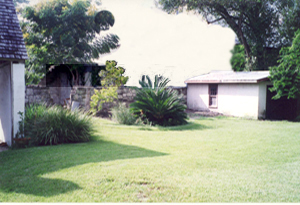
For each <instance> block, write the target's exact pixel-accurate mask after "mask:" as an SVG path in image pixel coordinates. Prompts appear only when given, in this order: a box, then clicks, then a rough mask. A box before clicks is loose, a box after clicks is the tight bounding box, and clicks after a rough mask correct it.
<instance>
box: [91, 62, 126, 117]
mask: <svg viewBox="0 0 300 205" xmlns="http://www.w3.org/2000/svg"><path fill="white" fill-rule="evenodd" d="M117 64H118V63H117V62H116V61H106V67H105V70H101V71H100V73H99V76H100V77H101V79H102V80H101V85H102V88H101V90H96V89H95V90H94V94H93V95H92V97H91V102H90V106H91V112H92V113H96V112H97V111H100V110H101V109H102V105H103V103H108V102H113V101H114V100H115V99H117V98H118V93H117V90H118V87H120V86H122V85H125V84H126V82H127V81H128V77H127V76H126V77H125V76H123V74H124V73H125V69H124V68H122V67H120V66H119V67H116V66H117Z"/></svg>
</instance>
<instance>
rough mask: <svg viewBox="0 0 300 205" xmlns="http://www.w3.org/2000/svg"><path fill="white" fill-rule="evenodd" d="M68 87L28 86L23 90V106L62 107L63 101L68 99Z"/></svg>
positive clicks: (69, 90) (69, 89)
mask: <svg viewBox="0 0 300 205" xmlns="http://www.w3.org/2000/svg"><path fill="white" fill-rule="evenodd" d="M70 92H71V88H70V87H45V86H41V85H29V86H26V89H25V105H27V104H33V103H46V104H47V105H53V104H57V105H64V103H65V102H64V99H66V98H70Z"/></svg>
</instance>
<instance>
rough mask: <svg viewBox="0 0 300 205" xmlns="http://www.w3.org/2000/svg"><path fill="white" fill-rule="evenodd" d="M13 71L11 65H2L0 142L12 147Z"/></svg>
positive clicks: (0, 76)
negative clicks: (11, 76)
mask: <svg viewBox="0 0 300 205" xmlns="http://www.w3.org/2000/svg"><path fill="white" fill-rule="evenodd" d="M10 74H11V70H10V63H9V62H8V64H5V65H3V64H2V65H0V88H1V89H0V141H2V142H6V143H7V144H8V145H11V140H12V139H11V131H12V130H11V128H12V118H11V89H10V88H11V81H10V80H11V78H10Z"/></svg>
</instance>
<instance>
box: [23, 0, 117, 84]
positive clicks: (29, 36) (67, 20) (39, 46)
mask: <svg viewBox="0 0 300 205" xmlns="http://www.w3.org/2000/svg"><path fill="white" fill-rule="evenodd" d="M22 17H23V18H24V21H23V22H22V23H21V27H22V31H23V35H24V40H25V45H26V47H27V51H28V55H29V59H28V61H27V62H26V68H27V73H31V74H34V75H36V76H38V77H39V78H40V77H41V76H42V75H43V73H45V65H46V64H76V63H90V62H92V60H93V59H97V58H99V56H100V55H101V54H104V53H109V52H110V51H111V49H115V48H118V47H119V37H118V36H117V35H114V34H106V35H104V36H100V33H101V31H105V30H108V29H109V28H110V27H112V26H113V25H114V21H115V20H114V16H113V15H112V14H111V13H110V12H109V11H100V12H98V11H97V10H96V7H95V6H94V5H93V4H91V2H90V1H88V0H73V1H68V0H51V1H46V2H41V3H38V4H36V5H35V6H33V7H31V6H29V7H26V8H25V9H24V10H23V12H22Z"/></svg>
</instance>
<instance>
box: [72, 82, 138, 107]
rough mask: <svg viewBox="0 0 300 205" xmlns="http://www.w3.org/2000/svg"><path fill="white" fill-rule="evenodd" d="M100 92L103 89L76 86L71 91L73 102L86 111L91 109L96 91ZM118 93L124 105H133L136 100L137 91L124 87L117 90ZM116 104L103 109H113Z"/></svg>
mask: <svg viewBox="0 0 300 205" xmlns="http://www.w3.org/2000/svg"><path fill="white" fill-rule="evenodd" d="M95 89H96V90H100V89H101V87H96V88H94V87H86V86H76V87H73V89H72V91H71V101H72V102H74V101H76V102H78V103H79V106H80V107H83V108H84V109H85V110H89V109H90V99H91V96H92V95H93V94H94V90H95ZM117 92H118V101H119V102H124V103H127V104H129V103H131V102H133V101H134V100H133V99H134V97H135V90H134V89H131V88H128V87H122V88H119V89H118V90H117ZM115 104H116V102H114V103H104V104H103V108H111V107H113V106H114V105H115Z"/></svg>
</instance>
